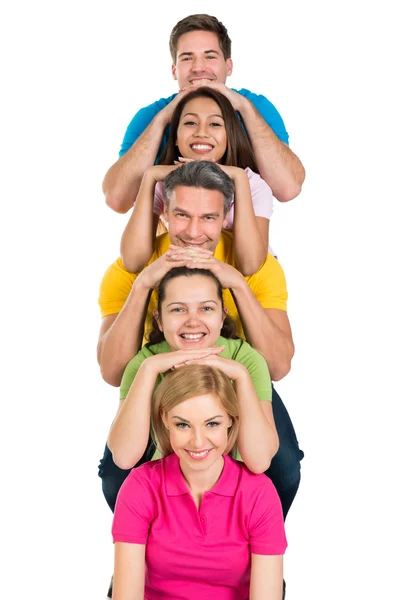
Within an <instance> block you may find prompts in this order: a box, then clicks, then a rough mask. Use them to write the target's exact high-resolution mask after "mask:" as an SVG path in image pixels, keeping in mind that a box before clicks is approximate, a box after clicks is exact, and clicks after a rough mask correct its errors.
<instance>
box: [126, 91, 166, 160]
mask: <svg viewBox="0 0 400 600" xmlns="http://www.w3.org/2000/svg"><path fill="white" fill-rule="evenodd" d="M158 112H159V110H157V107H156V103H154V104H150V106H146V107H144V108H141V109H140V110H139V111H138V112H137V113H136V115H135V116H134V117H133V119H132V121H131V122H130V123H129V125H128V128H127V130H126V132H125V135H124V139H123V140H122V144H121V149H120V151H119V155H120V156H123V155H124V154H126V153H127V152H128V150H129V149H130V148H131V147H132V146H133V144H134V143H135V142H136V140H137V139H138V138H139V137H140V136H141V135H142V133H143V131H144V130H145V129H146V127H148V126H149V125H150V123H151V122H152V120H153V119H154V117H155V116H156V114H157V113H158Z"/></svg>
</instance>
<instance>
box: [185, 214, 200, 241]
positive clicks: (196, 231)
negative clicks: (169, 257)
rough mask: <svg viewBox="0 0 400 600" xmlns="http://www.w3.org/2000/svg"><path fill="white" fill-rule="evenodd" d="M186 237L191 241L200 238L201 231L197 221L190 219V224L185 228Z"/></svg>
mask: <svg viewBox="0 0 400 600" xmlns="http://www.w3.org/2000/svg"><path fill="white" fill-rule="evenodd" d="M185 233H186V235H187V237H188V238H190V239H191V240H195V239H197V238H198V237H200V234H201V229H200V223H199V222H198V221H197V219H191V220H190V222H189V223H188V226H187V227H186V232H185Z"/></svg>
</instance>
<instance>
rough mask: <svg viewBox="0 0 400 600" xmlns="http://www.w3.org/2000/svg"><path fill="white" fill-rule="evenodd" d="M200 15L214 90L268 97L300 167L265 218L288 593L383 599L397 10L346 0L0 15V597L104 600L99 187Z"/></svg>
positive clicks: (110, 220) (393, 355)
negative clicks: (288, 447)
mask: <svg viewBox="0 0 400 600" xmlns="http://www.w3.org/2000/svg"><path fill="white" fill-rule="evenodd" d="M259 6H260V7H262V10H263V16H261V14H260V12H259ZM390 6H392V8H390ZM196 12H209V13H211V14H214V15H216V16H217V17H218V18H220V19H221V20H222V21H223V22H224V23H225V25H226V26H227V27H228V30H229V34H230V36H231V38H232V40H233V63H234V73H233V76H232V77H231V78H230V80H228V84H229V85H231V86H232V87H238V88H240V87H246V88H248V89H250V90H252V91H253V92H256V93H261V94H264V95H265V96H267V97H268V98H269V99H270V100H271V101H272V102H273V103H274V104H275V105H276V107H277V108H278V110H279V112H280V113H281V115H282V116H283V118H284V121H285V124H286V127H287V129H288V131H289V134H290V144H291V147H292V148H293V150H294V151H295V152H296V153H297V154H298V156H299V157H300V158H301V159H302V161H303V163H304V165H305V167H306V170H307V178H306V183H305V185H304V188H303V192H302V194H301V196H300V197H299V198H297V199H296V200H295V201H293V202H290V203H288V204H286V205H281V204H279V205H278V206H277V207H276V211H275V214H274V216H273V220H272V223H271V238H272V240H271V241H272V245H273V247H274V249H275V250H276V251H277V252H278V256H279V259H280V261H281V263H282V265H283V267H284V269H285V272H286V276H287V281H288V287H289V294H290V302H289V315H290V318H291V322H292V326H293V331H294V337H295V342H296V355H295V359H294V361H293V368H292V371H291V373H290V374H289V375H288V376H287V377H286V378H285V380H284V381H282V382H280V383H279V384H278V385H277V389H278V391H279V392H280V393H281V395H282V397H283V399H284V401H285V403H286V406H287V408H288V410H289V412H290V414H291V417H292V420H293V422H294V424H295V427H296V430H297V434H298V438H299V441H300V445H301V447H302V448H303V450H304V451H305V454H306V456H305V459H304V461H303V464H302V474H303V479H302V483H301V487H300V490H299V493H298V496H297V498H296V500H295V503H294V505H293V507H292V510H291V512H290V514H289V517H288V520H287V536H288V540H289V549H288V551H287V555H286V562H285V576H286V579H287V583H288V593H287V598H288V600H303V599H304V600H314V599H315V600H321V599H323V600H334V599H335V600H336V599H338V598H340V599H341V600H347V599H352V600H353V599H354V598H356V599H359V598H360V599H361V598H362V599H365V600H367V599H368V600H369V599H371V600H372V599H374V600H375V599H377V598H379V599H380V598H389V597H390V598H398V597H400V592H399V589H400V588H399V584H398V581H397V578H396V574H397V573H396V572H397V570H398V565H397V561H396V560H395V558H396V554H397V558H398V556H399V553H398V544H397V542H398V535H399V528H398V525H399V519H398V507H399V495H398V491H397V490H398V488H399V486H398V473H399V450H398V443H397V440H398V438H399V435H398V424H397V420H396V415H397V414H398V404H399V399H400V394H399V389H398V376H397V373H398V357H399V351H398V339H399V319H398V313H399V309H400V306H399V296H398V294H397V291H396V289H397V287H398V285H397V281H396V280H398V273H399V268H398V265H397V262H398V259H399V252H398V242H397V239H398V236H396V234H397V218H396V216H397V213H398V203H399V199H400V198H399V187H398V173H399V166H398V159H399V153H398V148H397V146H398V139H399V118H398V111H399V106H400V99H399V97H397V98H396V96H395V87H396V79H397V81H398V71H399V63H398V58H396V55H397V57H398V56H399V55H400V51H399V49H398V48H396V47H395V44H396V38H398V29H397V27H396V21H395V18H394V2H393V3H389V2H386V1H381V2H379V3H378V2H376V3H372V2H368V1H367V2H361V1H360V2H355V1H351V0H348V1H347V2H342V1H336V2H334V3H331V4H329V5H328V4H327V3H325V2H316V1H315V2H310V1H302V2H283V1H282V2H275V3H271V2H262V3H261V2H260V4H258V3H257V2H252V1H250V0H247V1H246V2H245V3H243V10H242V12H239V10H238V8H233V3H232V2H231V1H226V2H216V1H213V2H211V1H204V2H187V3H184V4H183V5H182V6H181V5H179V4H176V3H168V2H166V1H165V0H163V1H162V2H161V1H157V2H144V3H143V4H142V6H138V2H133V1H130V2H127V1H114V2H104V1H102V0H101V1H99V0H98V1H96V2H95V1H93V0H86V1H85V0H81V1H80V2H77V1H72V0H71V1H70V2H68V3H67V2H65V3H60V2H52V3H50V2H43V1H42V2H41V1H37V2H31V3H28V2H18V1H15V2H14V3H12V5H11V6H10V7H9V8H8V9H7V10H6V11H4V10H3V14H2V16H1V18H0V21H1V23H2V24H1V32H0V34H1V35H0V39H1V45H2V48H1V50H2V52H1V56H2V64H3V66H2V78H1V80H2V88H3V91H2V93H1V103H2V108H1V117H0V118H1V144H2V156H1V167H2V169H1V170H2V184H1V195H2V198H1V206H2V209H1V210H2V215H3V216H2V219H1V230H0V243H1V259H2V271H1V272H2V277H1V283H2V285H1V288H2V292H1V294H0V298H1V305H2V311H1V316H2V327H1V334H2V335H1V337H2V342H3V344H2V346H3V350H2V359H1V364H2V367H3V368H2V376H1V388H2V389H1V392H2V393H1V408H2V411H4V415H3V416H2V419H1V430H2V435H1V444H2V451H1V462H0V469H1V471H0V473H1V484H2V485H1V488H2V492H1V500H2V504H3V508H2V510H1V539H2V546H3V552H2V558H1V559H0V560H1V567H2V569H1V570H2V572H3V573H4V575H3V577H2V580H1V583H0V585H1V592H0V595H1V597H2V598H5V599H6V598H7V600H8V599H22V598H28V597H32V598H42V599H46V600H47V599H52V600H53V599H57V600H64V599H65V600H67V599H68V600H69V599H72V598H77V599H79V600H80V599H85V600H86V599H87V600H91V599H93V600H97V599H100V598H103V597H105V594H106V589H107V585H108V582H109V578H110V576H111V573H112V544H111V536H110V526H111V513H110V511H109V509H108V507H107V506H106V503H105V501H104V499H103V496H102V492H101V482H100V479H99V478H98V477H97V462H98V459H99V458H100V457H101V455H102V450H103V445H104V442H105V439H106V435H107V431H108V427H109V425H110V423H111V420H112V417H113V415H114V412H115V410H116V406H117V398H118V391H117V390H116V389H115V388H112V387H110V386H108V385H107V384H106V383H104V382H103V381H102V379H101V377H100V373H99V369H98V366H97V363H96V358H95V347H96V341H97V332H98V328H99V325H100V315H99V310H98V307H97V293H98V286H99V282H100V279H101V277H102V274H103V272H104V270H105V269H106V267H107V266H108V265H109V264H110V263H111V262H112V261H113V260H114V259H115V258H116V257H117V255H118V249H119V238H120V235H121V232H122V230H123V227H124V225H125V223H126V219H127V215H125V216H121V215H117V214H115V213H113V212H112V211H111V210H110V209H109V208H107V207H106V206H105V203H104V199H103V195H102V191H101V182H102V179H103V176H104V174H105V171H106V169H107V168H108V167H109V166H110V165H111V164H112V163H113V162H114V161H115V160H116V159H117V154H118V150H119V145H120V143H121V141H122V137H123V134H124V132H125V128H126V126H127V125H128V123H129V121H130V119H131V118H132V116H133V115H134V114H135V112H136V111H137V110H138V109H139V108H140V107H142V106H144V105H147V104H149V103H151V102H153V101H155V100H156V99H158V98H159V97H161V96H164V97H165V96H168V95H170V94H171V93H173V92H174V91H176V83H175V82H174V81H173V80H172V78H171V76H170V64H171V60H170V57H169V51H168V39H169V33H170V30H171V29H172V27H173V26H174V24H175V23H176V21H177V20H179V19H181V18H183V17H184V16H187V15H188V14H191V13H196Z"/></svg>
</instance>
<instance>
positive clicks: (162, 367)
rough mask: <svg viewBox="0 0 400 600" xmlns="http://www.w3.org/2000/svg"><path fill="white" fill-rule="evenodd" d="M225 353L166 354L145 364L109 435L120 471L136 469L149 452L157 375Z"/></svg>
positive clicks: (204, 351) (157, 355)
mask: <svg viewBox="0 0 400 600" xmlns="http://www.w3.org/2000/svg"><path fill="white" fill-rule="evenodd" d="M222 350H223V347H218V348H202V349H198V350H186V351H177V352H163V353H161V354H156V355H155V356H151V357H149V358H146V359H145V360H144V361H143V362H142V364H141V365H140V367H139V370H138V372H137V373H136V377H135V379H134V380H133V383H132V385H131V387H130V390H129V392H128V394H127V396H126V398H125V400H121V401H120V405H119V408H118V412H117V415H116V417H115V419H114V421H113V424H112V426H111V429H110V433H109V435H108V440H107V444H108V447H109V448H110V450H111V452H112V455H113V459H114V462H115V464H116V465H117V466H118V467H119V468H120V469H131V468H132V467H134V466H135V465H136V463H137V462H138V461H139V460H140V458H141V457H142V456H143V454H144V451H145V450H146V446H147V442H148V440H149V434H150V417H151V401H152V398H153V393H154V388H155V385H156V382H157V378H158V376H159V375H160V374H161V373H165V372H166V371H169V370H170V369H171V368H172V367H177V366H179V365H181V364H184V363H185V361H188V360H189V359H191V358H193V357H195V358H202V357H205V356H209V355H214V354H218V353H219V352H221V351H222Z"/></svg>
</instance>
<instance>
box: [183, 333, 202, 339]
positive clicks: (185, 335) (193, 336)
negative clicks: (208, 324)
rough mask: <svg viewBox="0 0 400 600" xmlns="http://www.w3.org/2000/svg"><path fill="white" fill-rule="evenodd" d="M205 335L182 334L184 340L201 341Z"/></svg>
mask: <svg viewBox="0 0 400 600" xmlns="http://www.w3.org/2000/svg"><path fill="white" fill-rule="evenodd" d="M205 335H206V334H205V333H181V337H182V338H183V339H184V340H201V339H202V338H203V337H204V336H205Z"/></svg>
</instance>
